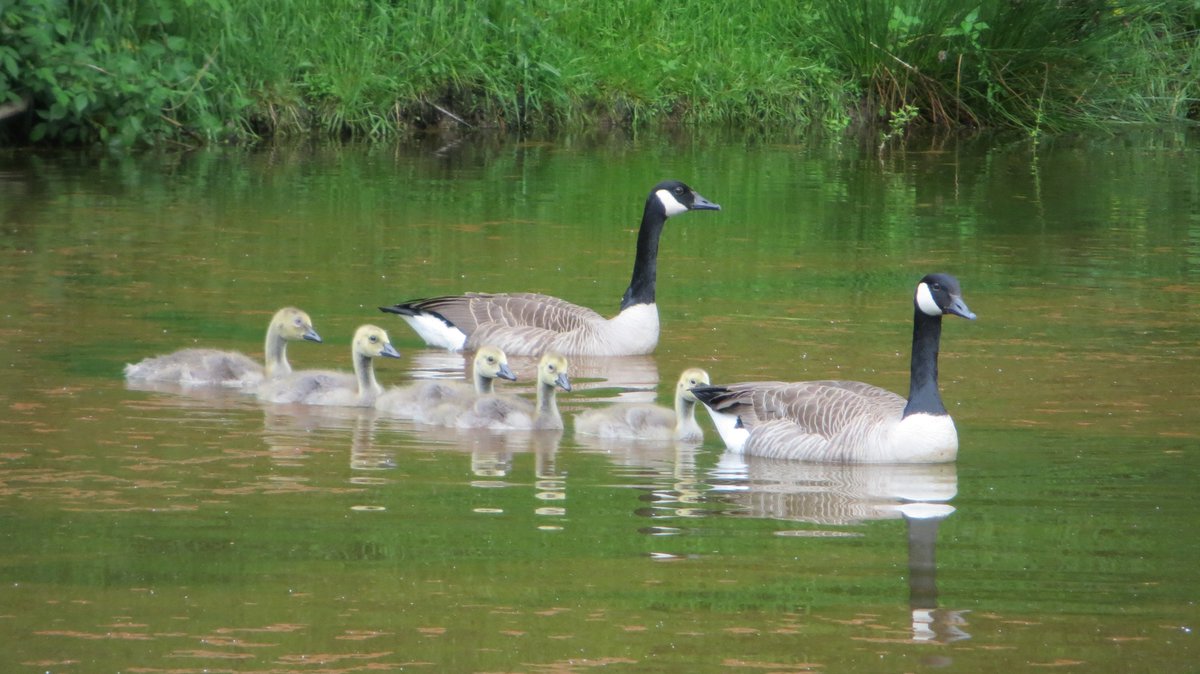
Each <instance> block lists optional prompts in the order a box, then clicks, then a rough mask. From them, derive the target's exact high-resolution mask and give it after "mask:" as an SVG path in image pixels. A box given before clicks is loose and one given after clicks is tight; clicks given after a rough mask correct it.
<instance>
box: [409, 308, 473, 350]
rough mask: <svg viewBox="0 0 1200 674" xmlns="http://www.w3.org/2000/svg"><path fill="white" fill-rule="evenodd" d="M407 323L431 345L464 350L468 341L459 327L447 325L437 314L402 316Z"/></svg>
mask: <svg viewBox="0 0 1200 674" xmlns="http://www.w3.org/2000/svg"><path fill="white" fill-rule="evenodd" d="M400 318H403V319H404V322H405V323H408V324H409V325H410V326H412V329H413V330H415V331H416V332H417V335H419V336H420V337H421V339H423V340H425V343H426V344H428V345H429V346H437V347H441V348H443V349H449V350H451V351H462V349H463V346H465V345H466V343H467V335H466V333H464V332H463V331H462V330H459V329H458V328H455V327H452V326H449V325H446V322H445V321H443V320H442V319H440V318H437V317H436V316H430V315H429V314H420V315H417V316H401V317H400Z"/></svg>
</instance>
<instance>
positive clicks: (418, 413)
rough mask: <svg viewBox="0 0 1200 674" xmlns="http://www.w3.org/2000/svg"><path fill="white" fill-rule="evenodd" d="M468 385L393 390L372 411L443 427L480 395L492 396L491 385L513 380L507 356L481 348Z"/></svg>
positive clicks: (423, 384) (432, 383)
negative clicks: (501, 380) (497, 381)
mask: <svg viewBox="0 0 1200 674" xmlns="http://www.w3.org/2000/svg"><path fill="white" fill-rule="evenodd" d="M471 379H472V384H471V385H467V384H464V383H462V382H448V381H440V380H430V381H421V382H416V383H414V384H408V385H407V386H394V387H392V388H389V389H388V390H386V391H384V392H383V393H382V394H381V395H380V396H379V397H378V398H377V399H376V400H375V409H377V410H379V411H380V412H381V413H383V414H386V415H387V416H390V417H395V418H398V419H411V420H413V421H416V422H419V423H423V424H432V425H446V424H445V420H446V419H447V418H451V419H457V417H458V415H460V414H462V413H463V412H464V411H466V409H467V408H468V407H470V406H471V405H472V404H473V403H474V402H475V399H476V398H477V397H479V396H481V395H489V394H492V393H494V392H495V381H496V380H497V379H507V380H508V381H516V379H517V377H516V375H514V374H513V371H512V370H511V369H510V368H509V367H508V356H507V355H505V353H504V352H503V351H501V350H500V349H498V348H496V347H494V346H490V345H489V346H483V347H481V348H480V349H479V350H478V351H476V352H475V358H474V359H472V363H471Z"/></svg>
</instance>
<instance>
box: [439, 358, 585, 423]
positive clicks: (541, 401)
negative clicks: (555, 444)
mask: <svg viewBox="0 0 1200 674" xmlns="http://www.w3.org/2000/svg"><path fill="white" fill-rule="evenodd" d="M568 367H569V364H568V362H567V359H566V358H565V357H564V356H562V355H560V354H557V353H547V354H545V355H543V356H542V358H541V360H540V361H539V362H538V369H537V403H536V404H535V403H532V402H530V401H529V400H526V399H524V398H521V397H519V396H514V395H484V396H479V398H477V399H476V400H475V402H474V404H472V405H471V407H470V408H468V409H467V410H465V411H464V412H463V413H462V414H460V415H459V416H458V417H457V418H455V419H454V420H453V423H452V424H451V423H450V420H447V424H446V425H453V426H455V427H457V428H489V429H492V430H535V431H536V430H562V427H563V421H562V415H561V414H560V413H559V411H558V401H557V399H556V397H555V391H556V390H557V389H560V388H561V389H562V390H564V391H570V390H571V379H570V377H569V375H568Z"/></svg>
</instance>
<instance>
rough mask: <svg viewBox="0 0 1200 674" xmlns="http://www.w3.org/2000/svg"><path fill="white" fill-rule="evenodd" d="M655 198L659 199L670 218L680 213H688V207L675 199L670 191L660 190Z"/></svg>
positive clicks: (655, 194)
mask: <svg viewBox="0 0 1200 674" xmlns="http://www.w3.org/2000/svg"><path fill="white" fill-rule="evenodd" d="M654 196H656V197H658V201H659V203H661V204H662V205H663V209H664V210H666V211H667V217H668V218H669V217H671V216H672V215H679V214H680V213H685V212H687V206H684V205H683V204H681V203H679V200H678V199H676V198H675V195H673V194H671V193H670V192H669V191H668V190H659V191H657V192H655V193H654Z"/></svg>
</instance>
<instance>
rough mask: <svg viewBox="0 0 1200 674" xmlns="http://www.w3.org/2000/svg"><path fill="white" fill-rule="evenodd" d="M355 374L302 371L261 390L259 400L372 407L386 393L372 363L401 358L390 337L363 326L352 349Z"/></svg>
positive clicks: (372, 327)
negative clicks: (381, 394)
mask: <svg viewBox="0 0 1200 674" xmlns="http://www.w3.org/2000/svg"><path fill="white" fill-rule="evenodd" d="M350 352H351V355H352V356H353V358H354V374H349V373H347V372H337V371H333V370H300V371H298V372H293V373H291V374H289V375H286V376H283V377H276V378H274V379H269V380H267V381H265V382H263V384H262V385H261V386H259V388H258V392H257V393H258V399H259V400H264V401H266V402H272V403H300V404H304V405H334V406H341V407H371V406H372V405H374V404H375V396H377V395H379V394H380V392H381V391H382V390H383V389H382V388H381V387H380V386H379V383H378V382H377V381H375V368H374V366H373V365H372V362H371V360H372V359H373V358H378V357H380V356H383V357H385V358H399V357H400V353H399V352H398V351H396V349H394V348H393V347H392V343H391V342H390V341H389V340H388V334H387V332H385V331H384V330H383V328H379V327H376V326H374V325H364V326H361V327H360V328H359V329H358V330H357V331H355V333H354V342H353V343H352V344H351V346H350Z"/></svg>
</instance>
